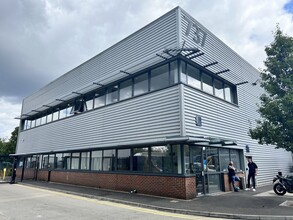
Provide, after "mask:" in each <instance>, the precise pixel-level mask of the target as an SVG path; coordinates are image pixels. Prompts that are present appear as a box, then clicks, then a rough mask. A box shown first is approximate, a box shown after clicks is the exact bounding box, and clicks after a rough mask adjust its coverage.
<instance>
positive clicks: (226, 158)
mask: <svg viewBox="0 0 293 220" xmlns="http://www.w3.org/2000/svg"><path fill="white" fill-rule="evenodd" d="M229 162H230V154H229V149H227V148H220V171H227V168H228V165H229Z"/></svg>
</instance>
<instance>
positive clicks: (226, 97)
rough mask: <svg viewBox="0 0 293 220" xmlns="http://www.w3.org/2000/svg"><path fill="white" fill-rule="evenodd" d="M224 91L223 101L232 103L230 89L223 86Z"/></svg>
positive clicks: (227, 86)
mask: <svg viewBox="0 0 293 220" xmlns="http://www.w3.org/2000/svg"><path fill="white" fill-rule="evenodd" d="M224 91H225V100H227V101H229V102H232V95H231V87H230V86H229V85H227V84H225V86H224Z"/></svg>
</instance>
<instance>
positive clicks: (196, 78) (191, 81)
mask: <svg viewBox="0 0 293 220" xmlns="http://www.w3.org/2000/svg"><path fill="white" fill-rule="evenodd" d="M187 83H188V85H191V86H193V87H195V88H198V89H201V81H200V71H199V69H197V68H195V67H193V66H191V65H189V64H187Z"/></svg>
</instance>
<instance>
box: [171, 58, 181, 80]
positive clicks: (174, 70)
mask: <svg viewBox="0 0 293 220" xmlns="http://www.w3.org/2000/svg"><path fill="white" fill-rule="evenodd" d="M177 63H178V61H177V60H175V61H173V62H171V63H170V83H171V85H173V84H175V83H178V81H179V80H178V65H177Z"/></svg>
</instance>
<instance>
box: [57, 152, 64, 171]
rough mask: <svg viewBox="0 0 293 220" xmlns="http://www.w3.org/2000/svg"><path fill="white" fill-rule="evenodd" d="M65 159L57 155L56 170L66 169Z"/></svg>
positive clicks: (61, 155)
mask: <svg viewBox="0 0 293 220" xmlns="http://www.w3.org/2000/svg"><path fill="white" fill-rule="evenodd" d="M63 163H64V157H63V154H56V168H57V169H63V168H64V164H63Z"/></svg>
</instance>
